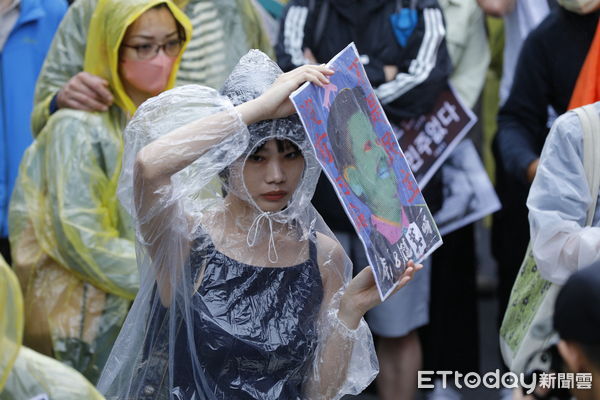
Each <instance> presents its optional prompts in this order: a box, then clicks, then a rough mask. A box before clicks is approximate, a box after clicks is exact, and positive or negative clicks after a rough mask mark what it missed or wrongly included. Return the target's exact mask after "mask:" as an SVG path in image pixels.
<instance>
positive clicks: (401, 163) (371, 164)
mask: <svg viewBox="0 0 600 400" xmlns="http://www.w3.org/2000/svg"><path fill="white" fill-rule="evenodd" d="M328 66H329V68H331V69H333V70H334V71H335V73H334V75H332V76H331V77H330V80H331V83H330V84H328V85H327V86H325V87H324V88H321V87H318V86H316V85H314V84H310V83H306V84H304V85H303V86H301V87H300V88H299V89H298V90H296V91H295V92H294V93H292V95H291V96H290V98H291V100H292V102H293V103H294V106H295V107H296V110H297V111H298V114H299V115H300V118H301V120H302V123H303V124H304V128H305V129H306V132H307V134H308V137H309V138H310V141H311V143H312V144H313V147H314V149H315V152H316V154H317V158H318V159H319V162H320V163H321V165H322V167H323V170H324V171H325V174H326V175H327V177H328V178H329V180H330V182H331V184H332V185H333V186H334V187H335V189H336V193H337V195H338V197H339V198H340V201H341V202H342V205H343V206H344V209H345V211H346V214H348V217H349V218H350V220H351V221H352V223H353V225H354V228H355V229H356V232H357V233H358V236H359V237H360V239H361V241H362V243H363V245H364V247H365V250H366V253H367V257H368V259H369V263H370V264H371V266H372V267H373V273H374V275H375V280H376V283H377V287H378V289H379V294H380V296H381V298H382V299H385V298H386V297H387V296H388V295H389V294H390V293H391V292H392V290H393V289H394V287H395V286H396V284H397V281H398V277H399V276H400V275H401V274H402V273H403V272H404V270H405V268H406V263H407V262H408V261H409V260H414V261H415V262H420V261H422V260H423V259H424V258H425V257H427V256H428V255H429V254H431V253H432V252H433V250H435V249H436V248H437V247H439V246H440V245H441V243H442V241H441V237H440V234H439V232H438V229H437V227H436V225H435V222H434V220H433V217H432V216H431V213H430V212H429V208H428V207H427V204H426V203H425V200H424V199H423V196H422V195H421V191H420V189H419V186H418V184H417V182H416V181H415V179H414V177H413V174H412V172H411V170H410V167H409V165H408V163H407V160H406V159H405V157H404V154H403V153H402V150H400V147H399V146H398V142H397V140H396V137H395V135H394V133H393V130H392V126H391V125H390V123H389V121H388V119H387V117H386V116H385V114H384V112H383V109H382V108H381V105H380V103H379V101H378V100H377V97H376V96H375V93H374V92H373V88H372V87H371V84H370V83H369V80H368V78H367V75H366V73H365V71H364V69H363V66H362V64H361V63H360V61H359V55H358V53H357V51H356V47H355V46H354V44H353V43H351V44H350V45H348V46H347V47H346V48H345V49H344V50H343V51H341V52H340V53H339V54H338V55H336V56H335V57H334V58H333V59H332V60H331V61H330V62H329V64H328Z"/></svg>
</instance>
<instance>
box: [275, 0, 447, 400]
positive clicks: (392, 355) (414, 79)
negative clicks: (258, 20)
mask: <svg viewBox="0 0 600 400" xmlns="http://www.w3.org/2000/svg"><path fill="white" fill-rule="evenodd" d="M350 42H354V43H355V44H356V47H357V49H358V52H359V53H360V55H361V57H360V61H361V63H362V65H363V66H364V68H365V71H366V73H367V77H368V78H369V81H370V82H371V85H372V86H373V88H374V90H375V93H376V94H377V96H378V98H379V101H380V102H381V105H382V106H383V109H384V111H385V113H386V115H387V117H388V119H389V120H390V122H391V123H392V124H398V123H399V122H400V121H402V120H404V119H410V118H413V117H417V116H420V115H423V114H425V113H427V112H428V111H430V109H431V107H432V106H433V103H434V101H435V100H436V98H437V96H438V94H439V92H440V91H441V90H442V89H444V88H445V87H446V84H447V78H448V76H449V75H450V72H451V69H452V66H451V60H450V57H449V55H448V51H447V49H446V43H445V25H444V19H443V15H442V11H441V9H440V8H439V6H438V4H437V1H436V0H418V1H413V0H397V1H394V0H291V1H290V2H289V3H288V5H287V6H286V8H285V10H284V13H283V15H282V18H281V25H280V30H279V37H278V41H277V46H276V48H275V52H276V55H277V60H278V63H279V65H280V66H281V68H282V69H283V70H284V71H289V70H291V69H293V68H295V67H298V66H300V65H303V64H307V63H325V62H328V61H329V60H330V59H331V58H332V57H333V56H335V55H336V54H337V53H338V52H340V51H341V50H342V49H344V48H345V47H346V46H347V45H348V43H350ZM423 195H424V197H425V198H426V200H427V203H428V205H429V208H430V210H431V211H432V213H433V212H435V210H437V209H438V208H439V207H440V206H441V200H442V193H441V180H440V178H439V176H435V177H434V178H433V179H432V180H431V181H430V182H429V183H428V185H427V188H426V189H425V191H424V193H423ZM313 204H314V205H315V208H316V209H317V210H318V211H319V213H321V215H322V216H323V218H324V219H325V221H326V222H327V224H328V225H329V226H330V227H331V229H332V230H333V231H334V233H335V234H336V237H337V238H338V240H340V242H341V243H343V244H345V246H346V247H347V248H346V250H347V252H348V254H350V256H351V258H352V261H353V263H354V265H355V271H356V270H357V268H362V267H364V266H365V265H366V264H367V263H368V261H367V259H366V256H365V253H364V250H363V248H362V244H361V242H360V240H359V239H358V237H357V236H356V234H355V233H354V229H353V227H352V224H351V223H350V221H349V220H348V218H347V216H346V214H345V212H344V210H343V208H342V206H341V205H340V204H339V201H338V198H337V195H336V194H335V192H334V190H333V188H332V187H331V185H330V183H329V182H328V181H327V179H326V177H325V176H324V175H322V176H321V178H320V180H319V184H318V186H317V190H316V193H315V197H314V198H313ZM387 303H388V304H387V305H386V308H382V307H380V308H376V309H375V310H372V312H371V313H370V314H369V315H367V321H368V322H369V325H370V327H371V330H372V331H373V332H374V333H375V334H377V335H379V340H378V357H379V360H380V364H381V373H380V375H379V377H378V380H377V383H378V389H379V390H378V391H379V396H380V397H381V398H382V399H383V400H387V399H397V398H402V399H405V398H406V399H409V398H412V397H414V394H415V392H416V381H417V371H418V369H419V368H420V366H421V358H422V356H421V345H420V341H419V338H418V335H417V333H416V329H417V328H418V327H420V326H423V325H425V324H427V322H428V320H429V308H428V305H429V269H428V268H426V269H425V270H424V271H423V272H422V273H421V274H420V276H419V277H417V279H415V280H414V281H413V282H411V284H410V285H408V286H407V287H406V288H405V293H404V294H401V296H394V298H391V299H390V300H389V301H388V302H387ZM390 304H393V306H392V307H390Z"/></svg>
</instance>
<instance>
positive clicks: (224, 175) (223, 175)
mask: <svg viewBox="0 0 600 400" xmlns="http://www.w3.org/2000/svg"><path fill="white" fill-rule="evenodd" d="M275 141H276V143H277V151H278V152H279V153H283V152H284V151H285V146H286V145H289V146H291V147H292V148H293V149H294V151H300V148H299V147H298V145H297V144H296V143H294V142H293V141H291V140H289V139H283V138H275ZM267 142H268V140H265V141H264V142H262V143H261V144H259V145H258V146H256V147H255V148H254V149H253V151H252V153H249V154H248V156H251V155H254V154H256V153H258V152H259V151H260V150H261V149H262V148H263V147H264V146H265V144H266V143H267ZM219 178H220V179H221V182H223V183H224V185H221V192H222V195H223V197H225V196H226V195H227V190H226V189H225V186H226V185H228V184H229V167H227V168H225V169H223V170H222V171H221V172H219Z"/></svg>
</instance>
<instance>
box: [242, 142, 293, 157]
mask: <svg viewBox="0 0 600 400" xmlns="http://www.w3.org/2000/svg"><path fill="white" fill-rule="evenodd" d="M275 141H276V143H277V151H278V152H279V153H283V152H284V151H285V147H286V145H288V146H291V147H292V148H293V149H294V151H298V150H300V149H299V148H298V145H297V144H296V143H294V142H293V141H291V140H289V139H281V138H275ZM267 142H268V140H265V141H264V142H262V143H261V144H259V145H258V146H256V148H255V149H254V150H253V151H252V153H250V154H249V155H254V154H256V153H258V152H259V151H261V150H262V148H263V147H264V146H265V144H266V143H267Z"/></svg>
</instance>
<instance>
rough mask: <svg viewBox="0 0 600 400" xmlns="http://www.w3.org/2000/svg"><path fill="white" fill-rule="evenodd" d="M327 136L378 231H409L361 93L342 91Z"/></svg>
mask: <svg viewBox="0 0 600 400" xmlns="http://www.w3.org/2000/svg"><path fill="white" fill-rule="evenodd" d="M327 132H328V134H329V141H330V143H331V148H332V154H333V161H334V164H335V166H336V168H337V170H338V171H339V173H340V174H341V175H342V176H343V177H344V180H345V181H346V183H347V184H348V187H349V188H350V190H352V192H353V193H354V194H355V195H356V197H358V198H359V199H360V200H361V201H362V202H363V203H364V204H365V205H367V207H368V208H369V209H370V210H371V212H372V213H373V216H372V218H371V219H372V221H371V222H373V223H374V225H375V227H378V226H382V225H383V224H385V223H387V224H388V225H391V226H393V225H395V226H396V227H398V228H399V229H402V228H406V226H407V225H408V224H407V221H406V218H405V217H404V213H403V207H402V204H401V202H400V200H399V198H398V182H397V179H396V175H395V174H394V170H393V168H392V167H391V165H390V159H389V157H388V154H387V153H386V151H385V148H384V147H383V146H382V145H381V144H380V141H379V139H378V137H377V135H376V133H375V129H374V128H373V125H372V123H371V121H370V119H369V117H368V109H367V104H366V101H365V97H364V94H363V91H362V89H360V88H358V87H356V88H353V89H343V90H342V91H340V93H339V94H338V95H337V96H336V98H335V100H334V102H333V104H332V105H331V109H330V113H329V118H328V121H327ZM378 221H381V222H382V224H381V225H379V224H377V222H378ZM378 230H379V229H378ZM381 233H383V232H381ZM390 242H391V243H394V242H395V241H393V242H392V241H390Z"/></svg>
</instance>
